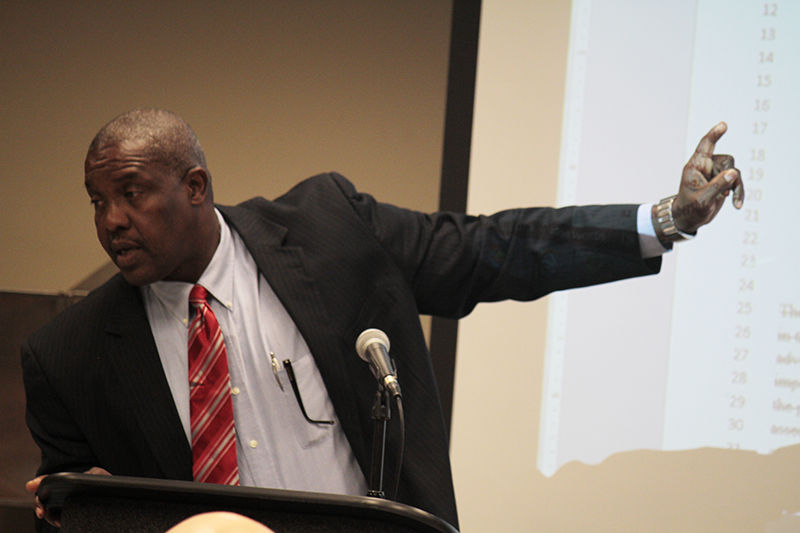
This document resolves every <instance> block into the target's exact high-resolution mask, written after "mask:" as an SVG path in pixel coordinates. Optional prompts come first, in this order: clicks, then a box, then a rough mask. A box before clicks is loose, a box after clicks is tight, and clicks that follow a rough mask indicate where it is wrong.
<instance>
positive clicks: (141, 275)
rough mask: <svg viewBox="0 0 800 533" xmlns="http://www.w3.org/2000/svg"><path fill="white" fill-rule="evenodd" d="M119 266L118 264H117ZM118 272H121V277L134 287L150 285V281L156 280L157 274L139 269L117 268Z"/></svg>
mask: <svg viewBox="0 0 800 533" xmlns="http://www.w3.org/2000/svg"><path fill="white" fill-rule="evenodd" d="M117 268H119V265H117ZM119 273H120V274H122V277H123V278H124V279H125V281H127V282H128V283H129V284H130V285H133V286H134V287H143V286H144V285H150V284H151V283H155V282H156V281H158V279H159V278H158V276H156V275H154V274H153V273H151V272H150V273H148V272H143V271H141V270H139V269H125V270H123V269H121V268H120V269H119Z"/></svg>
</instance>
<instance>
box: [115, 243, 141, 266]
mask: <svg viewBox="0 0 800 533" xmlns="http://www.w3.org/2000/svg"><path fill="white" fill-rule="evenodd" d="M139 250H141V247H140V246H138V245H136V244H135V243H127V242H126V243H117V244H112V245H111V255H112V257H113V259H114V263H116V265H117V266H118V267H120V268H123V267H125V266H130V265H131V264H132V262H133V261H134V259H135V257H136V255H137V254H136V252H137V251H139Z"/></svg>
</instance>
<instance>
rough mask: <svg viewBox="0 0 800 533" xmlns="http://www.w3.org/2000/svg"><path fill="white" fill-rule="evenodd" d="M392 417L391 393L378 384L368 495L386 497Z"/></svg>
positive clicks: (374, 406)
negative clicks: (385, 485) (388, 439)
mask: <svg viewBox="0 0 800 533" xmlns="http://www.w3.org/2000/svg"><path fill="white" fill-rule="evenodd" d="M391 418H392V412H391V409H390V403H389V393H388V392H387V391H386V389H385V388H384V387H383V385H378V390H377V392H375V402H374V403H373V404H372V420H374V421H375V424H374V426H373V431H372V466H371V469H370V475H369V491H367V496H373V497H375V498H386V494H385V493H384V491H383V466H384V461H385V458H386V425H387V422H388V421H389V420H390V419H391Z"/></svg>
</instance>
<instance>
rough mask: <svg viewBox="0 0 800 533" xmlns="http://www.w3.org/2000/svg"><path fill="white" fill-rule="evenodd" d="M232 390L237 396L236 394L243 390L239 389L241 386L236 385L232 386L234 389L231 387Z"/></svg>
mask: <svg viewBox="0 0 800 533" xmlns="http://www.w3.org/2000/svg"><path fill="white" fill-rule="evenodd" d="M231 392H232V393H233V395H234V396H236V395H237V394H239V393H240V392H241V391H240V390H239V387H234V388H232V389H231Z"/></svg>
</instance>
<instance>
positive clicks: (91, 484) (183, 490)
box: [38, 472, 458, 533]
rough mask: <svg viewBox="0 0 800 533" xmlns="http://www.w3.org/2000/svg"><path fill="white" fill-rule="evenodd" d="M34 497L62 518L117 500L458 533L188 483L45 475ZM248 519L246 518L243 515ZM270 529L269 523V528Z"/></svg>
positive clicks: (345, 503) (332, 497)
mask: <svg viewBox="0 0 800 533" xmlns="http://www.w3.org/2000/svg"><path fill="white" fill-rule="evenodd" d="M38 496H39V499H40V501H41V502H42V504H43V505H44V507H45V509H46V511H47V513H48V515H49V516H60V515H61V513H62V511H63V510H64V509H65V508H68V506H69V500H70V499H74V498H79V497H80V498H117V499H126V500H140V501H144V500H147V501H157V502H159V503H165V504H192V505H196V506H203V507H208V510H236V511H237V512H242V510H243V509H255V510H258V511H259V512H265V511H279V512H282V513H297V514H303V515H305V516H310V515H316V516H319V515H323V516H326V517H330V519H331V520H335V519H336V518H337V517H351V518H363V519H370V520H377V521H381V522H385V523H387V524H397V525H398V526H404V527H406V528H410V529H411V530H413V531H419V532H421V533H428V532H429V533H458V532H457V530H456V529H455V528H453V526H451V525H450V524H448V523H447V522H445V521H444V520H442V519H440V518H438V517H436V516H434V515H432V514H430V513H428V512H426V511H423V510H421V509H417V508H416V507H411V506H409V505H405V504H402V503H399V502H395V501H390V500H382V499H379V498H370V497H367V496H346V495H339V494H326V493H317V492H302V491H292V490H279V489H262V488H256V487H233V486H227V485H214V484H208V483H194V482H191V481H175V480H161V479H151V478H138V477H126V476H98V475H89V474H76V473H69V472H64V473H59V474H52V475H50V476H47V477H46V478H45V479H44V480H43V481H42V484H41V486H40V487H39V492H38ZM245 514H246V513H245ZM267 525H269V524H267Z"/></svg>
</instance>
